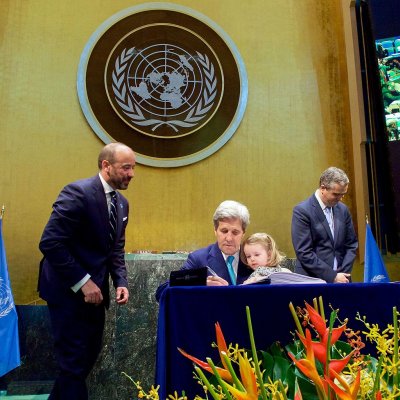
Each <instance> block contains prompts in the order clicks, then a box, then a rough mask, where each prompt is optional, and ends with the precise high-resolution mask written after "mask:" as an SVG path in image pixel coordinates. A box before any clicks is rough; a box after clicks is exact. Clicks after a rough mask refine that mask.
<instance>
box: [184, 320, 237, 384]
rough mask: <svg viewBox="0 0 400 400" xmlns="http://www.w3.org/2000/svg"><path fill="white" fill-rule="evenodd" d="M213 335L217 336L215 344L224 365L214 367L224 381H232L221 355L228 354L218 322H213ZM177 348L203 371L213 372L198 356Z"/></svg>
mask: <svg viewBox="0 0 400 400" xmlns="http://www.w3.org/2000/svg"><path fill="white" fill-rule="evenodd" d="M215 335H216V337H217V346H218V352H219V356H220V357H221V361H222V365H223V366H224V368H219V367H216V369H217V372H218V374H219V375H220V377H221V378H222V379H223V380H224V381H227V382H232V381H233V378H232V376H231V374H230V372H229V371H228V367H227V365H226V362H225V360H224V358H223V357H222V353H223V352H224V353H226V354H228V346H227V345H226V342H225V338H224V334H223V333H222V329H221V327H220V325H219V323H218V322H217V323H216V324H215ZM178 350H179V351H180V353H181V354H182V355H184V356H185V357H186V358H188V359H189V360H191V361H193V362H194V363H195V364H197V365H198V366H199V367H201V368H203V369H204V370H205V371H208V372H210V373H213V371H212V368H211V367H210V365H209V364H208V363H206V362H205V361H201V360H199V359H198V358H196V357H193V356H191V355H190V354H188V353H186V351H184V350H182V349H180V348H179V347H178Z"/></svg>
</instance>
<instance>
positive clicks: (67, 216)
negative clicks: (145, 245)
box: [38, 143, 135, 400]
mask: <svg viewBox="0 0 400 400" xmlns="http://www.w3.org/2000/svg"><path fill="white" fill-rule="evenodd" d="M98 167H99V174H98V175H96V176H94V177H92V178H88V179H83V180H80V181H77V182H74V183H71V184H69V185H67V186H65V187H64V189H63V190H62V191H61V193H60V194H59V196H58V199H57V200H56V202H55V203H54V205H53V212H52V214H51V216H50V219H49V221H48V223H47V225H46V227H45V229H44V232H43V235H42V238H41V241H40V244H39V248H40V250H41V252H42V253H43V255H44V257H43V260H42V262H41V268H40V273H39V282H38V290H39V293H40V297H41V298H43V299H44V300H46V301H47V304H48V308H49V312H50V319H51V323H52V329H53V336H54V342H55V351H56V357H57V361H58V364H59V367H60V373H59V376H58V377H57V379H56V381H55V384H54V387H53V390H52V392H51V394H50V397H49V399H51V400H58V399H61V400H72V399H74V400H86V399H87V398H88V393H87V387H86V377H87V376H88V374H89V372H90V371H91V369H92V367H93V365H94V363H95V361H96V359H97V356H98V354H99V352H100V350H101V343H102V335H103V329H104V314H105V308H107V307H108V305H109V298H110V297H109V276H111V279H112V281H113V285H114V287H115V290H116V297H115V300H116V302H117V303H118V304H121V305H122V304H126V303H127V301H128V298H129V292H128V282H127V273H126V268H125V259H124V256H125V251H124V246H125V228H126V225H127V223H128V213H129V205H128V201H127V200H126V199H125V198H124V197H123V196H122V195H121V194H120V193H118V192H117V191H116V190H118V189H119V190H125V189H127V188H128V185H129V182H130V180H131V179H132V178H133V176H134V167H135V154H134V152H133V151H132V149H131V148H129V147H128V146H125V145H124V144H122V143H110V144H108V145H106V146H105V147H104V148H103V149H102V151H101V152H100V154H99V158H98Z"/></svg>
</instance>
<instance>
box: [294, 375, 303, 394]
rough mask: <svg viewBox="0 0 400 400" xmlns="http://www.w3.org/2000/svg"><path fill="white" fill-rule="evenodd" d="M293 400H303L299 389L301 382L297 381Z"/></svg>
mask: <svg viewBox="0 0 400 400" xmlns="http://www.w3.org/2000/svg"><path fill="white" fill-rule="evenodd" d="M293 400H303V395H302V394H301V391H300V387H299V382H298V381H297V377H296V381H295V383H294V399H293Z"/></svg>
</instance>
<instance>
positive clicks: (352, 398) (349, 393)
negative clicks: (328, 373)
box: [326, 370, 361, 400]
mask: <svg viewBox="0 0 400 400" xmlns="http://www.w3.org/2000/svg"><path fill="white" fill-rule="evenodd" d="M333 375H334V377H335V378H336V379H337V380H338V381H339V382H340V384H341V385H342V387H343V388H344V389H342V388H340V387H339V386H338V385H336V383H334V382H333V381H332V380H331V379H330V378H326V380H327V382H328V384H329V386H330V387H331V388H332V389H333V390H334V391H335V393H336V396H337V397H338V398H339V399H340V400H356V399H357V394H358V390H359V389H360V376H361V371H360V370H359V371H358V372H357V376H356V379H355V380H354V382H353V384H352V385H349V384H348V383H347V382H346V380H345V379H343V378H342V377H341V376H340V375H339V374H338V373H336V372H335V371H333Z"/></svg>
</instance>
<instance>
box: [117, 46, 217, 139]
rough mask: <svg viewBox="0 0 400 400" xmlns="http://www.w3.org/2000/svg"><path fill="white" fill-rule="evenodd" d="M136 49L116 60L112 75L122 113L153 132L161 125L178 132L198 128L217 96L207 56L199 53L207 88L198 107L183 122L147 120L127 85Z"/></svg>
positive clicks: (123, 52)
mask: <svg viewBox="0 0 400 400" xmlns="http://www.w3.org/2000/svg"><path fill="white" fill-rule="evenodd" d="M134 49H135V48H134V47H132V48H130V49H123V50H122V52H121V54H120V56H119V57H118V58H117V59H116V60H115V68H114V70H113V73H112V82H113V83H112V89H113V92H114V95H115V100H116V102H117V103H118V104H119V106H120V107H121V108H122V112H123V113H124V114H125V115H126V116H127V117H129V118H130V119H131V121H132V123H133V124H136V125H139V126H152V125H153V127H152V131H155V130H156V129H157V128H158V127H160V126H161V125H163V124H165V125H169V126H170V127H171V128H173V129H174V130H175V132H178V128H177V127H178V126H179V127H183V128H190V127H193V126H196V125H197V123H198V122H199V121H200V120H202V119H203V118H204V117H205V116H206V114H207V112H208V111H209V110H210V109H211V107H212V106H213V104H214V100H215V96H216V95H217V78H216V77H215V70H214V65H213V64H212V63H211V62H210V60H209V59H208V57H207V55H206V54H204V55H203V54H201V53H199V52H197V56H198V57H199V63H200V64H201V66H202V69H203V71H204V76H205V87H204V90H203V93H202V97H201V99H200V101H199V102H198V104H197V106H196V105H194V106H193V107H192V108H191V109H190V110H189V111H188V113H187V114H186V116H185V118H184V119H183V120H179V119H174V120H169V121H162V120H159V119H154V118H152V119H146V117H145V116H144V115H143V113H142V111H141V110H140V107H139V106H138V105H137V104H136V103H135V102H133V101H132V99H131V97H130V96H129V90H128V88H127V84H126V79H125V76H126V69H127V66H128V63H129V60H130V59H131V58H132V56H133V54H134Z"/></svg>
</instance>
